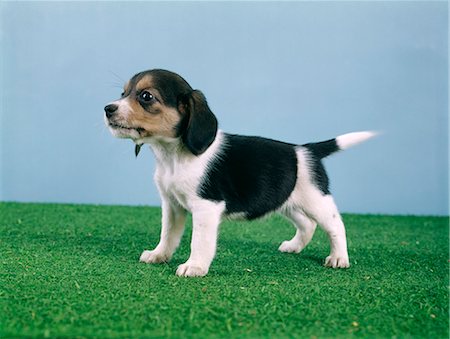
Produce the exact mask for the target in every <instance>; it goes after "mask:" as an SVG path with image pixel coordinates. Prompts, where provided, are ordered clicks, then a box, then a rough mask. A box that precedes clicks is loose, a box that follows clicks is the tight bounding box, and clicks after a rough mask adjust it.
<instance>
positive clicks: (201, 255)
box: [177, 202, 224, 277]
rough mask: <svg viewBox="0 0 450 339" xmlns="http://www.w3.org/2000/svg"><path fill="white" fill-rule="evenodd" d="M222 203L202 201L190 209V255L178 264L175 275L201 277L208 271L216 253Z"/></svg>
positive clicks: (222, 208)
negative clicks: (182, 262) (191, 226)
mask: <svg viewBox="0 0 450 339" xmlns="http://www.w3.org/2000/svg"><path fill="white" fill-rule="evenodd" d="M223 210H224V205H223V203H222V204H217V203H213V202H203V203H201V204H200V206H198V208H197V209H196V210H193V211H192V224H193V229H192V240H191V255H190V256H189V259H188V260H187V261H186V262H185V263H184V264H182V265H180V266H178V269H177V275H179V276H183V277H202V276H205V275H206V274H207V273H208V270H209V266H210V265H211V262H212V261H213V259H214V256H215V254H216V246H217V233H218V228H219V224H220V219H221V216H222V213H223Z"/></svg>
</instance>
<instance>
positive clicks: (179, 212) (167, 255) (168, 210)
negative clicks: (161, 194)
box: [139, 199, 186, 264]
mask: <svg viewBox="0 0 450 339" xmlns="http://www.w3.org/2000/svg"><path fill="white" fill-rule="evenodd" d="M185 222H186V211H185V210H184V209H183V208H182V207H181V206H178V205H175V204H173V203H171V202H170V201H168V199H163V201H162V222H161V224H162V227H161V238H160V240H159V244H158V246H156V248H155V249H154V250H153V251H147V250H145V251H144V252H142V254H141V258H140V259H139V261H141V262H145V263H148V264H149V263H161V262H167V261H169V260H170V259H171V258H172V255H173V253H174V252H175V250H176V249H177V247H178V245H179V244H180V240H181V236H182V235H183V231H184V226H185Z"/></svg>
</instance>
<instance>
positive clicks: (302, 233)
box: [278, 210, 317, 253]
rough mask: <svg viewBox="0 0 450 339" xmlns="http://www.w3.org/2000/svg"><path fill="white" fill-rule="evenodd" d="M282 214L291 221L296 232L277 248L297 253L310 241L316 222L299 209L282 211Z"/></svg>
mask: <svg viewBox="0 0 450 339" xmlns="http://www.w3.org/2000/svg"><path fill="white" fill-rule="evenodd" d="M283 215H284V216H286V217H287V218H288V219H289V220H291V221H292V223H293V224H294V226H295V228H296V232H295V235H294V237H293V238H292V239H291V240H286V241H283V243H282V244H281V245H280V247H279V248H278V250H279V251H281V252H288V253H299V252H300V251H302V250H303V249H304V248H305V247H306V245H308V243H309V242H310V241H311V239H312V237H313V235H314V231H315V230H316V226H317V224H316V223H315V222H314V221H313V220H311V219H310V218H308V217H307V216H306V215H305V214H303V213H302V212H300V211H295V210H291V211H288V212H285V213H283Z"/></svg>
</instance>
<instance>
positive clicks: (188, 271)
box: [176, 262, 208, 277]
mask: <svg viewBox="0 0 450 339" xmlns="http://www.w3.org/2000/svg"><path fill="white" fill-rule="evenodd" d="M207 273H208V270H207V269H204V268H202V267H200V266H197V265H192V264H189V263H188V262H185V263H184V264H181V265H180V266H178V269H177V273H176V274H177V275H178V276H180V277H204V276H205V275H206V274H207Z"/></svg>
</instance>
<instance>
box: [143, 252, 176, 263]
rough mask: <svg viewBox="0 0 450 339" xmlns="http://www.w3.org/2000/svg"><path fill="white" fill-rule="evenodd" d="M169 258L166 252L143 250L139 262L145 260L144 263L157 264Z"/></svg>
mask: <svg viewBox="0 0 450 339" xmlns="http://www.w3.org/2000/svg"><path fill="white" fill-rule="evenodd" d="M169 260H170V256H168V255H167V254H166V253H164V252H161V251H158V250H153V251H144V252H142V254H141V257H140V258H139V261H140V262H145V263H146V264H157V263H162V262H167V261H169Z"/></svg>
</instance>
